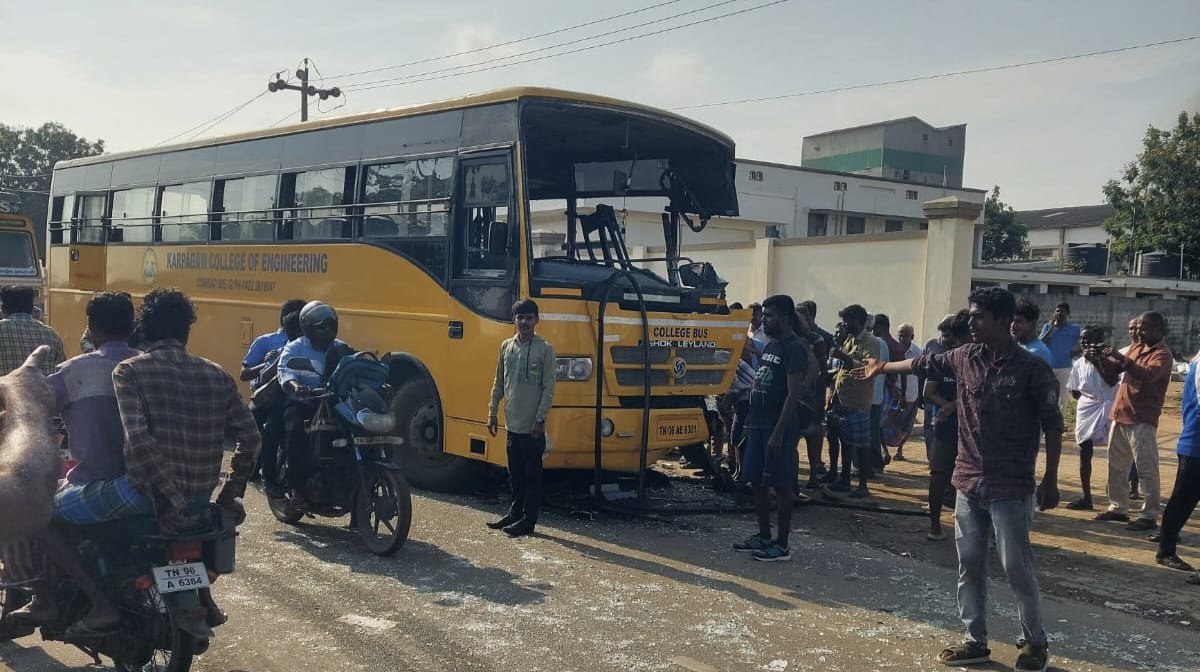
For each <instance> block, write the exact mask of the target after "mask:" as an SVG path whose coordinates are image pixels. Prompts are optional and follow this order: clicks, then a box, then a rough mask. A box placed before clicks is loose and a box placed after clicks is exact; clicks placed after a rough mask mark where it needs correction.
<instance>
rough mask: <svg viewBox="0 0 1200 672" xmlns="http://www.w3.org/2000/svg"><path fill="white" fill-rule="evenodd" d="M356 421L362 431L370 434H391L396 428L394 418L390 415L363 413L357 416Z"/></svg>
mask: <svg viewBox="0 0 1200 672" xmlns="http://www.w3.org/2000/svg"><path fill="white" fill-rule="evenodd" d="M358 421H359V422H360V423H362V426H363V429H365V430H367V431H368V432H371V433H372V434H391V433H392V430H393V429H395V428H396V418H395V417H393V416H392V414H391V413H371V412H370V411H364V412H362V413H360V414H359V415H358Z"/></svg>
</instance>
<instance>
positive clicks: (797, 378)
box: [733, 294, 808, 562]
mask: <svg viewBox="0 0 1200 672" xmlns="http://www.w3.org/2000/svg"><path fill="white" fill-rule="evenodd" d="M762 308H763V321H762V328H763V331H764V333H765V334H766V336H767V338H769V339H770V343H768V344H767V346H766V347H765V348H764V349H763V352H762V355H760V356H759V366H758V372H757V373H756V375H755V378H754V386H753V387H752V388H751V389H750V421H749V423H748V428H747V432H746V449H745V454H744V455H743V457H742V469H741V478H742V481H743V482H745V483H749V484H750V486H751V488H752V489H753V490H754V508H755V511H756V513H757V514H758V534H756V535H754V536H752V537H750V538H749V539H747V540H746V541H744V542H742V543H740V544H734V545H733V549H734V550H735V551H744V552H749V553H753V554H754V559H755V560H761V561H763V562H777V561H781V560H791V559H792V555H791V552H790V551H789V550H788V532H789V531H790V529H791V525H792V498H793V494H792V492H793V488H795V487H796V476H797V473H798V472H799V459H798V458H797V455H796V447H797V444H798V443H799V441H800V429H801V428H800V422H799V416H798V415H797V412H796V411H797V408H798V406H799V404H800V401H801V399H802V398H803V395H804V371H805V369H806V368H807V366H808V357H807V355H806V352H805V348H804V345H803V344H802V343H801V342H800V338H799V337H798V336H797V335H796V333H795V327H796V323H797V318H796V305H795V303H794V302H793V301H792V298H791V297H789V296H785V295H783V294H776V295H775V296H771V297H769V298H767V299H766V300H765V301H763V303H762ZM768 488H774V489H775V500H776V502H775V503H776V509H777V511H778V517H779V520H778V524H779V536H778V537H776V538H774V539H772V538H771V503H770V500H769V499H768V492H767V489H768Z"/></svg>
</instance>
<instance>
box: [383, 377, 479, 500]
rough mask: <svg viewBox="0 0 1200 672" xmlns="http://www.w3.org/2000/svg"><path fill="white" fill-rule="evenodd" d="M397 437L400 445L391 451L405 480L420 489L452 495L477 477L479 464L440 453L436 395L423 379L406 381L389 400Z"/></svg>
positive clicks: (440, 435)
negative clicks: (394, 419) (394, 450)
mask: <svg viewBox="0 0 1200 672" xmlns="http://www.w3.org/2000/svg"><path fill="white" fill-rule="evenodd" d="M392 414H393V415H394V416H395V418H396V430H395V433H396V435H397V436H399V437H401V438H402V439H404V444H403V445H402V446H399V447H398V448H397V449H396V452H395V460H396V464H398V465H399V466H400V468H401V469H402V470H403V471H404V476H405V478H407V479H408V481H409V482H410V483H412V484H413V485H414V486H416V487H418V488H421V489H422V490H433V491H435V492H456V491H462V490H465V489H467V488H468V487H469V486H470V485H472V484H473V483H474V482H475V481H476V480H477V477H478V475H479V472H480V469H479V464H478V463H476V462H475V461H474V460H469V459H467V458H464V457H459V456H457V455H449V454H447V453H446V452H445V451H444V450H443V441H444V433H443V427H444V425H443V424H442V409H441V407H440V405H439V404H438V400H437V395H436V394H434V391H433V389H432V388H431V387H430V386H429V384H428V383H426V382H425V381H424V380H423V379H421V378H418V377H413V378H409V379H408V380H406V381H404V382H403V383H401V384H400V386H399V387H398V388H397V389H396V394H395V395H394V396H393V397H392Z"/></svg>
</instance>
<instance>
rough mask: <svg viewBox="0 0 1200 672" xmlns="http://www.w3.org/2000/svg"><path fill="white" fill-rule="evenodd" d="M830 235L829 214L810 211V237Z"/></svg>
mask: <svg viewBox="0 0 1200 672" xmlns="http://www.w3.org/2000/svg"><path fill="white" fill-rule="evenodd" d="M827 235H829V215H827V214H825V213H823V212H810V213H808V237H809V238H815V237H818V236H827Z"/></svg>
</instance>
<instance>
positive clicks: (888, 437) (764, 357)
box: [714, 288, 1200, 670]
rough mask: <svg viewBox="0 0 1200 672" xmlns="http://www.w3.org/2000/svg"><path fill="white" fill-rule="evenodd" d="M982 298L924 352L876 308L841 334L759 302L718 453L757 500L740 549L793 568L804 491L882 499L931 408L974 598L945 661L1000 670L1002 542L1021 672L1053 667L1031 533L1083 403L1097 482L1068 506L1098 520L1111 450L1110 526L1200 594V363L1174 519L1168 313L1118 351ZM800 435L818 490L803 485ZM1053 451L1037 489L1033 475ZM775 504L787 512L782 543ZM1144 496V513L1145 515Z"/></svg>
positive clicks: (939, 499)
mask: <svg viewBox="0 0 1200 672" xmlns="http://www.w3.org/2000/svg"><path fill="white" fill-rule="evenodd" d="M969 303H970V305H969V307H968V308H965V309H963V310H960V311H959V312H957V313H954V314H950V315H947V316H946V317H945V318H944V319H943V320H942V321H941V323H940V324H939V325H938V337H937V338H935V339H931V340H930V341H929V342H928V343H926V345H925V347H924V348H920V347H918V346H916V345H915V344H914V333H913V327H912V326H911V325H908V324H902V325H900V327H899V328H898V330H897V333H898V335H899V338H893V337H892V332H891V320H890V318H889V317H888V316H887V315H883V314H875V315H871V314H869V313H868V311H867V310H866V309H865V308H864V307H862V306H860V305H849V306H846V307H844V308H843V309H841V310H840V311H839V313H838V317H839V320H840V321H839V322H838V323H837V325H836V327H835V328H834V331H833V333H832V334H830V333H829V332H827V331H825V330H824V329H821V328H820V327H819V326H818V325H817V323H816V314H817V306H816V305H815V303H813V302H812V301H805V302H802V303H800V304H798V305H797V304H796V303H795V302H794V300H793V299H792V298H791V297H789V296H786V295H774V296H771V297H769V298H767V299H765V300H763V301H762V302H761V304H759V303H755V304H751V305H750V309H751V311H752V312H751V314H752V318H751V322H750V325H749V328H748V330H747V340H746V346H745V349H744V351H743V352H742V359H741V361H740V362H739V365H738V372H737V375H736V377H735V381H734V384H733V387H732V388H731V389H730V391H729V394H728V395H726V399H725V400H724V403H721V404H718V408H720V409H724V411H725V412H726V413H732V417H731V418H729V419H728V421H727V422H726V423H723V424H724V425H725V426H728V427H730V428H731V429H730V431H729V432H728V434H727V435H726V436H725V437H724V439H725V440H723V441H717V442H715V444H714V446H715V447H716V448H717V449H720V447H721V446H724V447H725V451H726V454H725V455H724V457H725V458H726V459H727V463H728V464H729V466H730V468H731V469H732V471H733V473H734V475H735V477H736V479H737V480H738V481H739V482H740V483H743V484H746V485H747V486H748V487H749V488H750V489H751V490H752V492H753V495H754V501H755V504H756V511H757V519H758V530H757V531H756V532H755V534H753V535H751V536H750V537H749V538H747V539H746V540H745V541H742V542H738V543H735V544H734V545H733V548H734V550H736V551H741V552H746V553H750V554H752V557H753V558H754V559H756V560H760V561H764V562H778V561H785V560H788V559H790V558H791V550H790V547H789V541H788V531H789V527H790V520H791V509H792V508H793V507H792V503H793V500H794V498H795V497H796V496H797V495H800V496H804V495H802V491H803V490H808V491H810V492H812V493H814V494H815V492H818V491H819V492H820V494H821V495H822V496H825V497H831V498H838V499H840V498H842V497H845V498H848V499H851V500H860V501H861V500H864V499H866V498H868V497H870V496H871V495H870V490H869V483H870V481H871V479H873V478H874V477H875V475H876V474H878V473H879V472H880V471H881V470H882V469H883V468H884V467H885V466H886V465H887V464H889V462H890V460H906V459H910V458H908V457H906V456H905V455H904V452H903V451H904V446H905V443H906V442H907V440H908V438H909V436H910V435H911V432H912V429H913V424H914V419H915V414H916V411H917V409H918V408H923V410H924V423H925V424H924V432H923V434H924V443H925V457H926V462H927V464H928V465H929V472H930V477H929V488H928V504H929V528H928V531H927V532H926V538H927V539H928V540H930V541H942V540H945V539H946V538H947V535H946V532H945V531H944V529H943V528H942V521H941V518H942V511H943V508H944V506H945V505H946V503H947V502H948V501H952V502H953V504H952V506H953V510H954V525H955V528H954V532H955V534H954V539H955V546H956V550H957V553H958V557H959V586H958V601H959V608H960V615H961V617H962V620H963V623H964V626H965V627H966V637H965V639H964V641H963V642H962V643H960V644H956V645H953V646H950V647H947V648H946V649H945V650H943V651H942V652H941V654H940V655H939V661H940V662H942V663H945V664H947V665H954V666H957V665H969V664H976V663H982V662H986V661H988V660H989V659H990V655H991V651H990V649H989V648H988V634H987V627H986V619H985V615H986V613H987V606H986V594H987V591H986V582H987V567H986V565H987V557H988V552H989V551H988V549H989V539H990V538H991V537H993V536H994V538H995V542H996V548H997V550H998V552H999V557H1000V562H1001V565H1002V567H1003V569H1004V572H1005V574H1006V576H1007V578H1008V580H1009V583H1010V585H1011V586H1012V589H1013V591H1014V593H1015V594H1016V596H1017V605H1018V615H1019V618H1020V622H1021V628H1022V633H1023V635H1022V638H1021V641H1020V642H1019V645H1020V654H1019V657H1018V659H1017V661H1016V667H1015V669H1017V670H1043V669H1045V667H1046V664H1047V661H1048V659H1049V653H1048V647H1047V639H1046V634H1045V630H1044V629H1043V626H1042V621H1041V606H1040V596H1039V588H1038V581H1037V576H1036V572H1035V569H1034V561H1033V551H1032V546H1031V544H1030V539H1029V535H1030V529H1031V527H1032V524H1033V517H1034V509H1035V507H1036V508H1038V509H1041V510H1047V509H1052V508H1055V507H1056V506H1057V505H1058V503H1059V498H1060V495H1059V490H1058V480H1059V478H1058V477H1059V474H1058V467H1059V461H1060V456H1061V452H1062V437H1063V434H1064V431H1065V429H1066V428H1065V426H1064V413H1063V411H1064V410H1065V409H1066V408H1067V407H1068V406H1067V404H1068V402H1067V397H1068V396H1069V397H1072V398H1074V399H1075V400H1076V405H1075V428H1074V437H1075V440H1076V441H1077V442H1078V445H1079V454H1080V479H1081V483H1082V486H1083V487H1082V490H1083V493H1082V496H1081V497H1080V498H1078V499H1075V500H1073V501H1071V502H1070V503H1069V504H1068V505H1067V506H1068V508H1070V509H1073V510H1090V509H1092V508H1093V507H1094V503H1093V492H1092V487H1091V479H1092V462H1093V460H1094V451H1095V448H1096V447H1097V446H1105V445H1107V447H1108V480H1107V492H1106V494H1107V499H1108V502H1109V503H1108V506H1107V508H1106V510H1104V511H1102V512H1100V513H1099V514H1098V515H1096V516H1095V518H1096V519H1097V520H1099V521H1108V522H1119V523H1125V524H1126V526H1127V528H1128V529H1129V530H1130V531H1134V532H1151V533H1153V534H1151V535H1150V540H1151V541H1154V542H1157V543H1158V552H1157V555H1156V559H1157V562H1158V563H1159V564H1160V565H1163V566H1165V567H1168V568H1171V569H1176V570H1183V571H1188V572H1193V574H1192V575H1191V576H1189V578H1188V582H1189V583H1192V584H1197V585H1200V572H1195V570H1194V569H1193V568H1192V566H1191V565H1189V564H1188V563H1187V562H1186V561H1184V560H1183V559H1181V558H1180V557H1179V556H1178V555H1177V552H1176V550H1177V545H1178V541H1179V532H1180V530H1181V529H1182V527H1183V525H1184V524H1185V523H1186V521H1187V519H1188V518H1189V517H1190V515H1191V514H1192V512H1193V511H1194V509H1195V507H1196V505H1197V502H1198V501H1200V396H1198V395H1200V385H1198V382H1200V381H1197V376H1200V366H1198V363H1200V355H1198V356H1197V358H1196V359H1193V361H1192V363H1191V366H1190V368H1189V370H1188V373H1187V376H1186V379H1185V385H1184V392H1183V432H1182V434H1181V436H1180V438H1179V442H1178V446H1177V453H1178V456H1179V465H1178V468H1177V470H1176V480H1175V486H1174V490H1173V492H1172V493H1171V496H1170V500H1169V503H1168V504H1167V506H1166V509H1165V511H1164V510H1162V503H1161V492H1160V485H1159V471H1160V466H1159V460H1158V444H1157V437H1156V432H1157V427H1158V421H1159V418H1160V416H1161V414H1162V410H1163V405H1164V402H1165V398H1166V393H1167V387H1168V384H1169V383H1170V380H1171V373H1172V370H1173V363H1174V358H1173V356H1172V354H1171V351H1170V349H1169V348H1168V347H1167V345H1166V343H1165V340H1164V336H1165V333H1166V320H1165V318H1164V317H1163V316H1162V315H1161V314H1160V313H1157V312H1146V313H1143V314H1141V315H1139V316H1137V317H1135V319H1134V320H1133V321H1131V323H1130V327H1129V336H1130V343H1129V345H1128V346H1126V347H1124V348H1119V349H1118V348H1115V347H1114V346H1113V345H1112V344H1110V343H1108V342H1106V339H1105V337H1104V330H1103V329H1102V328H1101V327H1098V326H1087V327H1082V328H1081V327H1080V326H1078V325H1076V324H1073V323H1072V322H1071V321H1070V306H1069V305H1068V304H1066V303H1061V304H1059V305H1058V306H1057V307H1056V308H1055V311H1054V315H1053V317H1052V318H1051V319H1050V320H1049V321H1047V322H1046V324H1045V325H1044V326H1043V327H1042V328H1041V329H1040V330H1039V329H1038V320H1039V317H1040V311H1039V309H1038V306H1037V305H1036V304H1035V303H1033V302H1032V301H1029V300H1028V299H1025V298H1020V299H1018V298H1017V297H1015V296H1014V295H1013V294H1011V293H1010V292H1008V291H1007V290H1004V289H1000V288H983V289H979V290H976V291H974V292H972V294H971V296H970V302H969ZM734 307H740V306H737V305H736V304H735V306H734ZM721 424H722V423H717V426H721ZM822 437H824V439H825V440H826V441H827V446H828V452H827V455H828V464H826V463H825V462H824V461H823V458H824V456H825V455H826V453H825V451H824V450H823V445H822ZM801 438H804V439H806V446H805V451H804V452H806V453H807V456H808V478H807V479H806V480H802V479H801V478H800V466H799V465H800V459H799V455H800V452H801V449H800V446H799V444H800V439H801ZM1043 445H1044V446H1045V463H1044V470H1043V474H1042V477H1041V481H1040V483H1039V482H1038V481H1037V479H1036V475H1035V471H1036V467H1037V462H1038V454H1039V452H1040V450H1041V447H1042V446H1043ZM889 447H894V448H895V453H894V454H889V450H888V449H889ZM839 466H840V469H839ZM1139 484H1140V488H1141V490H1142V495H1140V496H1139V494H1138V489H1139ZM771 491H774V493H775V498H776V499H775V501H776V503H777V506H776V512H777V520H776V521H775V523H776V526H775V532H774V533H772V526H771V524H772V520H771V517H770V510H771V509H770V504H771V499H770V493H771ZM1135 498H1140V499H1141V502H1142V503H1141V507H1140V510H1139V511H1137V512H1136V518H1135V519H1132V520H1131V516H1132V515H1134V512H1133V511H1132V510H1131V508H1130V506H1131V504H1130V500H1131V499H1135ZM1160 515H1161V518H1162V522H1161V529H1160V528H1159V517H1160Z"/></svg>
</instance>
